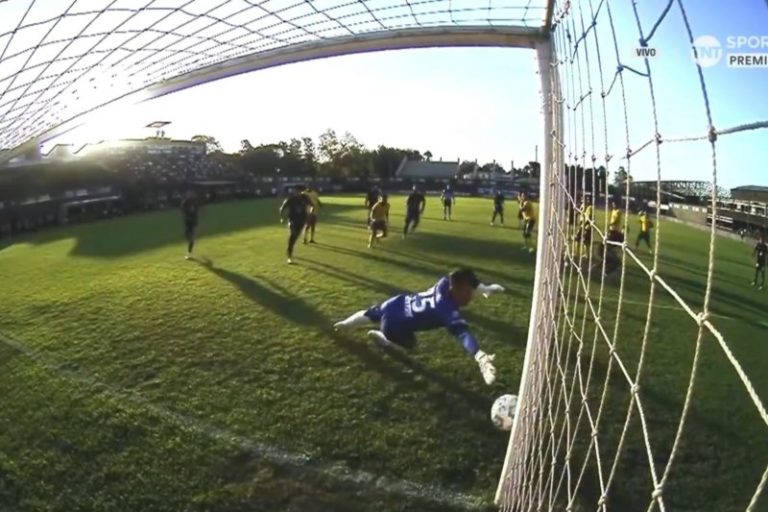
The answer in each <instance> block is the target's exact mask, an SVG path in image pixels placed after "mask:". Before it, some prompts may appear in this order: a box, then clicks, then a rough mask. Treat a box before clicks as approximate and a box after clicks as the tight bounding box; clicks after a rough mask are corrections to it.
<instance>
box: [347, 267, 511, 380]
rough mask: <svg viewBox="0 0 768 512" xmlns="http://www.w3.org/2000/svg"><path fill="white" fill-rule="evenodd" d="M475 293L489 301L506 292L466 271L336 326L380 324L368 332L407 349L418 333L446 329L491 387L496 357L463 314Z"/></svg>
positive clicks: (373, 308) (494, 376) (386, 302)
mask: <svg viewBox="0 0 768 512" xmlns="http://www.w3.org/2000/svg"><path fill="white" fill-rule="evenodd" d="M475 291H478V292H480V293H481V294H482V295H483V296H484V297H486V298H488V297H489V296H490V294H492V293H499V292H503V291H504V288H503V287H501V286H500V285H498V284H491V285H485V284H482V283H480V281H479V280H478V278H477V276H476V275H475V273H474V272H473V271H472V270H471V269H468V268H462V269H459V270H456V271H454V272H451V274H449V275H448V276H446V277H443V278H441V279H440V280H439V281H438V282H437V284H435V285H434V286H433V287H432V288H430V289H429V290H427V291H425V292H422V293H405V294H402V295H397V296H396V297H392V298H390V299H388V300H386V301H384V302H382V303H381V304H379V305H376V306H373V307H371V308H369V309H368V310H361V311H358V312H357V313H355V314H353V315H352V316H350V317H349V318H347V319H346V320H342V321H341V322H338V323H336V324H334V326H333V327H334V329H337V330H338V329H347V328H351V327H362V326H370V325H372V324H373V325H377V326H378V329H374V330H371V331H368V335H369V336H370V337H372V338H373V339H374V340H375V341H376V342H378V343H379V344H381V345H384V346H393V345H396V346H399V347H403V348H406V349H410V348H413V347H414V346H415V345H416V336H415V333H416V332H418V331H427V330H431V329H437V328H438V327H445V328H447V329H448V331H449V332H450V333H451V334H453V335H454V336H455V337H456V339H457V340H458V341H459V342H460V343H461V344H462V346H463V347H464V350H466V351H467V353H469V355H471V356H473V357H474V358H475V361H477V364H478V365H479V366H480V372H481V373H482V375H483V380H484V381H485V383H486V384H488V385H491V384H493V382H494V381H495V380H496V368H495V367H494V366H493V359H494V357H495V356H494V355H489V354H486V353H485V352H483V351H482V350H480V347H479V345H478V343H477V340H476V339H475V337H474V336H473V335H472V333H471V332H470V330H469V326H468V325H467V322H466V321H465V320H464V319H463V318H462V317H461V313H460V312H459V309H461V308H463V307H465V306H468V305H469V303H470V302H472V299H473V297H474V294H475Z"/></svg>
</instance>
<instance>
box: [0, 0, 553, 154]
mask: <svg viewBox="0 0 768 512" xmlns="http://www.w3.org/2000/svg"><path fill="white" fill-rule="evenodd" d="M553 4H554V1H553V0H486V1H479V0H419V1H416V2H414V1H412V0H411V1H406V0H378V1H372V0H323V1H322V2H320V1H312V0H262V1H259V2H252V1H245V0H184V1H182V0H72V1H67V2H61V1H59V0H13V1H9V0H0V160H3V159H5V160H7V159H8V158H10V157H11V156H14V155H13V153H15V154H19V153H23V152H27V153H29V150H30V147H29V144H32V145H36V144H38V143H39V142H44V141H45V140H49V139H51V138H53V137H55V136H57V135H59V134H61V133H63V132H65V131H66V130H68V129H71V128H73V127H75V126H77V124H78V123H81V122H82V116H84V115H85V114H88V113H91V112H94V111H96V110H98V109H101V108H103V107H104V106H105V105H109V104H113V103H114V102H118V101H120V102H123V101H124V102H128V103H135V102H138V101H143V100H146V99H149V98H153V97H157V96H161V95H164V94H168V93H171V92H175V91H178V90H181V89H184V88H188V87H193V86H195V85H198V84H201V83H205V82H210V81H212V80H217V79H220V78H224V77H227V76H232V75H235V74H239V73H246V72H249V71H253V70H257V69H264V68H267V67H271V66H279V65H283V64H287V63H291V62H300V61H304V60H309V59H317V58H324V57H329V56H334V55H345V54H350V53H360V52H370V51H379V50H387V49H398V48H427V47H439V46H444V47H447V46H507V47H528V48H533V47H535V45H536V42H537V41H539V40H541V38H542V36H543V35H545V33H546V32H547V30H546V29H545V27H548V26H549V25H550V24H551V20H552V16H553V12H552V11H553V8H552V5H553ZM25 143H26V144H27V145H28V146H27V147H24V145H25ZM3 150H5V151H4V153H5V155H3V154H2V153H1V151H3ZM13 150H16V151H13Z"/></svg>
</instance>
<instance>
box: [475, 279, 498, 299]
mask: <svg viewBox="0 0 768 512" xmlns="http://www.w3.org/2000/svg"><path fill="white" fill-rule="evenodd" d="M477 291H478V292H480V293H481V294H482V296H483V297H485V298H486V299H487V298H488V297H490V296H491V295H493V294H494V293H503V292H504V287H503V286H501V285H500V284H483V283H480V284H479V285H477Z"/></svg>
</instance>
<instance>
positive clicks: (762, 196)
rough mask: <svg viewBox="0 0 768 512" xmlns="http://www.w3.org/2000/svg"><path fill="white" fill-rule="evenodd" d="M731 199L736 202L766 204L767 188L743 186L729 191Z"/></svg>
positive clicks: (767, 197) (767, 199)
mask: <svg viewBox="0 0 768 512" xmlns="http://www.w3.org/2000/svg"><path fill="white" fill-rule="evenodd" d="M731 198H733V199H735V200H737V201H751V202H754V203H768V187H762V186H758V185H744V186H742V187H736V188H732V189H731Z"/></svg>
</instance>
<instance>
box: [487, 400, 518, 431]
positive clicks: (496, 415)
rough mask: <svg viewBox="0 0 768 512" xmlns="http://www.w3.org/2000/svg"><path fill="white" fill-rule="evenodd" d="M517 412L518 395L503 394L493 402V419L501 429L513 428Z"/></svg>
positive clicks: (495, 424) (494, 423)
mask: <svg viewBox="0 0 768 512" xmlns="http://www.w3.org/2000/svg"><path fill="white" fill-rule="evenodd" d="M516 412H517V395H502V396H500V397H499V398H497V399H496V400H495V401H494V402H493V406H492V407H491V421H492V422H493V425H494V426H495V427H496V428H498V429H500V430H512V422H513V421H514V420H515V413H516Z"/></svg>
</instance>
